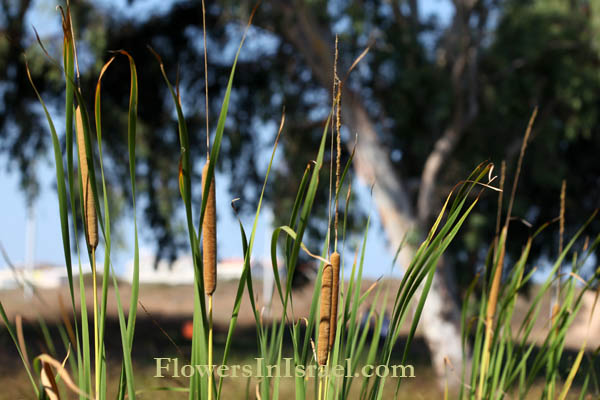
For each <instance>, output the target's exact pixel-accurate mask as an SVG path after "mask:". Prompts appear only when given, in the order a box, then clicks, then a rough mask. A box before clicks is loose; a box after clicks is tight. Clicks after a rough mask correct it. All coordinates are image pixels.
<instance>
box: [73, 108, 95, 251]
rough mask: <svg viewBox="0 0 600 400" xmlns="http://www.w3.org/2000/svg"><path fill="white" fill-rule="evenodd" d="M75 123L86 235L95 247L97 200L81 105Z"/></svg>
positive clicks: (89, 244)
mask: <svg viewBox="0 0 600 400" xmlns="http://www.w3.org/2000/svg"><path fill="white" fill-rule="evenodd" d="M75 123H76V130H77V150H78V152H79V170H80V171H81V184H82V190H81V193H82V195H83V217H84V218H85V237H86V239H87V242H88V246H90V248H91V249H95V248H96V246H98V219H97V218H96V202H95V200H94V192H92V183H91V182H90V173H89V167H88V160H87V156H86V152H85V139H84V137H83V135H84V131H83V120H82V118H81V109H80V108H79V106H77V109H76V110H75Z"/></svg>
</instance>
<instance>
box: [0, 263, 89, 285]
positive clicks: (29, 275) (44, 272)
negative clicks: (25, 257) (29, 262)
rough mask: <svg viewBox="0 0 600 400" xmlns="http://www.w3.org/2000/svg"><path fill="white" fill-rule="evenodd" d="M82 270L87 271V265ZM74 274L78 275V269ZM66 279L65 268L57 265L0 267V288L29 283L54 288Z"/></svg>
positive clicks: (62, 283)
mask: <svg viewBox="0 0 600 400" xmlns="http://www.w3.org/2000/svg"><path fill="white" fill-rule="evenodd" d="M84 267H86V266H84V265H82V270H83V271H89V266H87V269H83V268H84ZM73 275H74V276H78V275H79V271H77V272H76V271H75V270H74V271H73ZM67 281H68V278H67V268H66V267H65V266H59V265H48V264H37V265H34V266H33V268H24V267H23V266H21V265H18V266H16V267H15V268H14V269H11V268H2V269H0V290H7V289H17V288H20V287H27V286H28V285H31V286H33V287H36V288H40V289H54V288H57V287H60V286H62V285H64V284H66V282H67Z"/></svg>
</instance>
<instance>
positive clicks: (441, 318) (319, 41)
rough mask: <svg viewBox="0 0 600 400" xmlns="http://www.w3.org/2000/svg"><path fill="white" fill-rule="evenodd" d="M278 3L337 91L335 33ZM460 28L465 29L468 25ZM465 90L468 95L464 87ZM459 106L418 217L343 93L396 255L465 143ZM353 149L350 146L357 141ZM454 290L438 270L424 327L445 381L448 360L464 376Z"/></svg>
mask: <svg viewBox="0 0 600 400" xmlns="http://www.w3.org/2000/svg"><path fill="white" fill-rule="evenodd" d="M462 1H468V0H456V2H457V3H455V4H456V5H457V9H458V7H462V8H461V9H460V11H461V12H460V15H458V13H457V17H455V21H457V24H459V23H462V22H464V21H467V22H466V23H468V18H466V17H464V15H465V10H466V9H467V8H469V7H466V6H465V5H464V4H462V5H461V4H460V3H461V2H462ZM277 4H278V6H279V7H280V8H281V10H282V12H283V15H284V22H283V25H284V28H283V29H284V34H285V36H286V38H287V40H289V41H290V42H291V43H293V44H294V45H295V47H296V48H297V49H298V51H299V52H300V53H301V55H302V56H303V58H304V60H305V61H306V63H307V64H308V66H309V67H310V68H311V71H312V73H313V75H314V76H315V77H316V78H317V79H318V80H319V82H320V83H321V84H322V85H323V87H331V85H332V82H333V57H332V48H331V46H330V43H329V41H328V40H326V39H325V38H327V37H328V34H329V33H328V32H322V31H320V29H319V28H320V26H319V24H318V23H317V21H316V20H315V19H314V16H313V15H312V14H311V13H310V12H308V11H307V10H306V9H305V7H306V6H305V5H304V4H303V3H301V2H291V4H290V3H287V2H283V1H280V2H277ZM415 7H416V3H415ZM471 7H472V6H471ZM469 9H470V8H469ZM467 11H468V10H467ZM459 27H460V28H461V29H464V24H463V25H459ZM461 33H462V32H461ZM461 48H462V49H464V50H465V52H464V53H462V54H459V55H458V56H457V58H456V60H455V63H454V66H453V68H452V74H453V83H456V86H455V88H457V89H458V88H461V87H462V79H463V72H464V71H465V68H466V66H467V65H468V62H469V61H470V60H469V53H468V51H469V46H467V45H465V46H461ZM471 55H472V54H471ZM473 71H474V70H473ZM460 90H461V92H462V89H460ZM457 103H458V104H459V105H458V107H457V108H456V110H455V115H454V118H453V121H452V123H451V125H450V127H449V128H448V129H447V130H446V131H445V134H444V135H442V137H441V138H440V139H439V140H438V143H436V145H435V146H434V149H433V151H432V153H431V155H430V157H428V159H427V162H426V164H425V166H424V172H423V176H422V182H421V192H420V197H419V202H418V206H420V207H418V208H419V211H420V212H419V213H417V212H416V211H415V210H414V209H413V206H412V204H411V201H410V196H409V194H408V192H407V190H406V187H405V185H404V183H403V181H402V179H401V177H400V175H399V174H398V172H397V171H396V170H395V168H394V167H393V165H392V163H391V161H390V159H389V151H388V149H386V148H385V147H384V146H383V145H382V144H381V142H380V139H379V136H378V133H377V130H376V127H375V124H374V122H373V121H372V119H371V117H370V116H369V114H368V112H367V110H366V109H365V106H364V104H363V103H362V101H361V99H360V97H359V96H358V95H356V94H354V93H353V92H352V91H351V90H348V89H346V90H345V91H344V93H343V95H342V123H343V124H344V125H346V126H347V127H348V128H349V130H350V131H351V132H352V133H357V134H358V142H357V147H356V155H355V158H354V168H355V171H356V173H357V175H358V177H359V178H360V179H361V180H362V181H363V182H364V183H365V184H367V185H371V184H374V186H373V198H374V200H375V204H376V206H377V210H378V212H379V216H380V218H381V222H382V225H383V227H384V230H385V232H386V235H387V237H388V240H389V246H390V248H391V249H392V251H394V252H395V250H396V249H397V247H398V246H399V244H400V243H401V242H402V240H403V239H404V237H405V235H406V234H410V233H411V232H415V233H416V234H417V235H419V234H420V235H422V233H423V232H422V231H423V227H426V226H427V220H428V217H429V213H430V212H431V209H432V201H431V199H432V198H433V196H434V193H433V188H434V187H435V184H436V181H437V176H438V173H439V171H440V168H441V167H442V165H443V164H444V163H445V161H446V160H447V157H448V156H449V154H450V153H451V152H452V149H453V148H454V146H455V145H456V143H457V142H458V140H459V139H460V136H461V134H462V130H463V127H464V123H463V122H464V119H463V105H462V98H461V99H459V100H458V102H457ZM348 145H349V147H350V146H352V143H349V144H348ZM419 214H420V215H419ZM419 217H421V218H419ZM415 250H416V249H415V248H414V247H413V246H411V245H410V243H409V244H408V245H406V246H404V247H403V249H402V251H401V252H400V254H399V258H398V259H399V262H400V264H401V267H402V268H407V267H408V266H409V264H410V262H411V260H412V259H413V257H414V254H415ZM442 264H443V263H442ZM454 291H455V283H454V274H453V271H452V270H450V269H449V268H444V267H443V266H442V265H440V266H438V270H437V271H436V274H435V275H434V278H433V284H432V288H431V291H430V292H429V295H428V297H427V301H426V303H425V308H424V310H423V313H422V315H421V322H420V325H419V326H420V329H421V331H422V333H423V336H424V338H425V341H426V343H427V345H428V347H429V350H430V353H431V357H432V362H433V367H434V368H435V371H436V373H437V374H438V377H440V378H442V377H444V376H445V374H446V359H447V360H448V361H450V363H451V364H452V366H453V367H454V368H455V371H456V372H455V373H458V371H459V369H460V367H461V364H462V360H463V356H462V344H461V334H460V309H459V306H458V303H457V301H456V299H455V296H454ZM419 294H420V292H419V293H417V296H418V295H419ZM442 382H443V380H442V379H440V383H442ZM448 382H449V383H451V384H452V383H456V382H457V380H456V379H449V380H448Z"/></svg>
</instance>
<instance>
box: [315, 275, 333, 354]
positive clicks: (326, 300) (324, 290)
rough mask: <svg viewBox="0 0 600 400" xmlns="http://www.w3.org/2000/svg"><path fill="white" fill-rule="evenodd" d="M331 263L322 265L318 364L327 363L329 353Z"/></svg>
mask: <svg viewBox="0 0 600 400" xmlns="http://www.w3.org/2000/svg"><path fill="white" fill-rule="evenodd" d="M332 269H333V268H332V267H331V264H327V265H325V267H323V276H322V283H321V308H320V315H321V317H320V318H321V320H320V321H319V342H318V343H317V362H318V363H319V365H325V364H327V355H328V353H329V331H330V329H329V328H330V326H329V324H330V320H331V285H332V283H333V282H332V281H333V271H332Z"/></svg>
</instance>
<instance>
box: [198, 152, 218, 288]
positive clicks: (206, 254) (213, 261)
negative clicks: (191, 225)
mask: <svg viewBox="0 0 600 400" xmlns="http://www.w3.org/2000/svg"><path fill="white" fill-rule="evenodd" d="M208 165H209V161H208V160H207V162H206V165H204V168H202V187H205V185H206V182H207V180H209V179H210V188H209V191H208V198H207V199H206V211H205V214H204V220H203V221H202V261H203V263H204V293H206V295H207V296H212V294H213V293H214V291H215V289H216V287H217V219H216V217H217V210H216V198H215V179H214V174H213V175H212V176H211V177H209V176H208Z"/></svg>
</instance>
